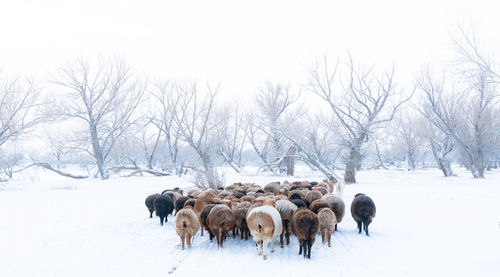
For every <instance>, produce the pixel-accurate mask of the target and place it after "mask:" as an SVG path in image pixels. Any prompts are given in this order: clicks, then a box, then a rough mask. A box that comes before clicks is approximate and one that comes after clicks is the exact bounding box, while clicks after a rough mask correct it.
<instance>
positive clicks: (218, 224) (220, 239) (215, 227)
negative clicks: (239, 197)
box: [207, 205, 235, 247]
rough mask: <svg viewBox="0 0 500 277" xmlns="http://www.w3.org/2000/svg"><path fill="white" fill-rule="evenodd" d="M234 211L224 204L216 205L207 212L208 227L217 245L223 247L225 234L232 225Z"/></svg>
mask: <svg viewBox="0 0 500 277" xmlns="http://www.w3.org/2000/svg"><path fill="white" fill-rule="evenodd" d="M234 221H235V218H234V213H233V212H232V211H231V209H230V208H228V207H227V206H226V205H216V206H215V207H213V208H212V210H211V211H210V213H209V214H208V220H207V223H208V228H209V229H210V231H211V232H212V234H214V235H215V237H216V238H217V246H218V247H223V243H224V240H225V239H226V236H227V234H228V233H229V231H230V230H232V229H233V227H234Z"/></svg>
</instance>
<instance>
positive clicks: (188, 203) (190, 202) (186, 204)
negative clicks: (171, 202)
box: [184, 198, 196, 208]
mask: <svg viewBox="0 0 500 277" xmlns="http://www.w3.org/2000/svg"><path fill="white" fill-rule="evenodd" d="M195 203H196V199H193V198H189V199H188V200H186V202H184V208H186V207H192V208H194V204H195Z"/></svg>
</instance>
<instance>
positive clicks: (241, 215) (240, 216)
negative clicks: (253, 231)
mask: <svg viewBox="0 0 500 277" xmlns="http://www.w3.org/2000/svg"><path fill="white" fill-rule="evenodd" d="M251 205H252V204H251V203H250V202H246V201H245V202H241V203H239V204H238V205H237V206H236V209H235V211H234V217H235V225H236V227H237V228H238V229H239V230H240V233H241V239H243V238H245V240H248V236H249V235H250V230H249V229H248V225H247V220H246V216H247V212H248V210H249V209H250V206H251Z"/></svg>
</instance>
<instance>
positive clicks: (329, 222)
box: [318, 208, 337, 247]
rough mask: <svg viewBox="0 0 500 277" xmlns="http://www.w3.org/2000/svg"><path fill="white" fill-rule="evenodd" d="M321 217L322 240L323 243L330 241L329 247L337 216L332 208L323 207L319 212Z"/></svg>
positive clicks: (329, 242)
mask: <svg viewBox="0 0 500 277" xmlns="http://www.w3.org/2000/svg"><path fill="white" fill-rule="evenodd" d="M318 218H319V231H320V233H321V241H322V242H323V244H325V243H326V242H328V247H330V246H331V238H332V234H333V231H334V229H335V225H336V224H337V218H336V217H335V214H334V213H333V211H332V210H330V208H323V209H321V210H319V212H318Z"/></svg>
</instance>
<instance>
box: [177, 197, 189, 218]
mask: <svg viewBox="0 0 500 277" xmlns="http://www.w3.org/2000/svg"><path fill="white" fill-rule="evenodd" d="M189 199H190V198H189V197H187V196H181V197H179V199H177V200H175V214H174V215H177V213H178V212H179V211H180V210H181V209H182V208H184V204H185V203H186V201H188V200H189Z"/></svg>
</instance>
